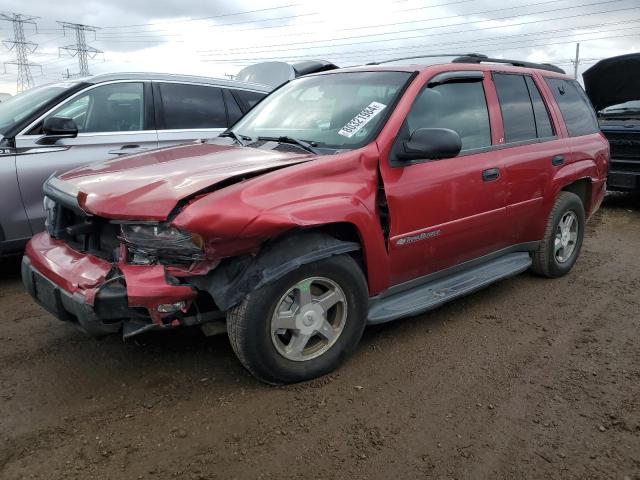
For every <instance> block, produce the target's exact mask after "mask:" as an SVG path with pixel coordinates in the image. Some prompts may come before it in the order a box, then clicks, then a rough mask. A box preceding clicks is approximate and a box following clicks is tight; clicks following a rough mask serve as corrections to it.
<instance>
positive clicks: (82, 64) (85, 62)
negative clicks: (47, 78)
mask: <svg viewBox="0 0 640 480" xmlns="http://www.w3.org/2000/svg"><path fill="white" fill-rule="evenodd" d="M58 23H59V24H60V25H62V31H63V32H65V33H66V31H67V29H69V30H73V31H74V33H75V37H76V43H75V45H67V46H66V47H60V49H59V51H60V52H62V51H63V50H64V51H66V52H68V53H69V54H70V55H71V56H72V57H78V67H79V72H78V73H77V74H75V75H71V76H79V77H88V76H89V75H91V74H90V73H89V58H95V57H96V55H97V54H99V53H102V50H98V49H97V48H94V47H91V46H89V45H87V39H86V36H85V32H93V34H94V36H95V33H96V30H98V27H92V26H90V25H83V24H81V23H70V22H58Z"/></svg>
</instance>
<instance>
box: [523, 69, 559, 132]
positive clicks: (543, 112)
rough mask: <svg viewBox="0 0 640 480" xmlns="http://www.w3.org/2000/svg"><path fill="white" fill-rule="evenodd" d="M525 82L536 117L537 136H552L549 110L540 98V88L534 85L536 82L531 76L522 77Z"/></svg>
mask: <svg viewBox="0 0 640 480" xmlns="http://www.w3.org/2000/svg"><path fill="white" fill-rule="evenodd" d="M524 79H525V81H526V82H527V88H528V89H529V96H530V97H531V104H532V105H533V116H534V117H535V119H536V132H537V133H538V138H546V137H552V136H554V135H555V132H554V131H553V126H552V125H551V118H550V117H549V111H548V110H547V107H546V106H545V104H544V100H542V95H541V94H540V90H538V87H537V86H536V83H535V82H534V81H533V78H531V77H528V76H526V77H524Z"/></svg>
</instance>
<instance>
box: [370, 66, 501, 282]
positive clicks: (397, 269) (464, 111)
mask: <svg viewBox="0 0 640 480" xmlns="http://www.w3.org/2000/svg"><path fill="white" fill-rule="evenodd" d="M454 80H455V81H452V82H445V83H438V84H435V85H429V84H427V86H425V88H423V89H422V91H421V92H420V93H419V94H418V96H417V97H416V99H415V101H414V103H413V106H412V107H411V111H410V112H409V114H408V116H407V119H406V120H405V123H404V125H403V126H402V128H401V131H400V133H399V135H398V138H397V139H396V142H399V141H402V140H404V139H406V138H408V135H409V133H410V132H413V131H415V130H416V129H418V128H449V129H452V130H454V131H456V132H457V133H458V134H459V135H460V137H461V140H462V151H461V152H460V154H459V155H458V156H457V157H455V158H451V159H443V160H431V159H424V160H420V161H412V162H411V163H410V164H406V165H404V164H402V162H401V161H394V160H393V159H389V161H386V160H384V159H383V160H382V161H383V162H386V165H384V166H383V168H382V169H381V170H382V175H383V180H384V188H385V192H386V196H387V202H388V208H389V214H390V238H389V256H390V260H391V283H392V284H398V283H402V282H405V281H408V280H412V279H414V278H417V277H421V276H423V275H427V274H430V273H433V272H436V271H439V270H442V269H445V268H448V267H452V266H454V265H458V264H460V263H462V262H465V261H467V260H471V259H474V258H477V257H481V256H483V255H485V254H488V253H491V252H494V251H496V250H499V249H501V248H503V247H505V246H506V245H507V243H508V240H507V234H506V231H507V225H506V195H507V182H506V178H505V172H504V168H503V165H502V163H501V160H500V156H499V155H498V154H496V152H495V151H492V150H491V146H492V138H491V122H490V120H489V111H488V108H487V100H486V97H485V86H484V81H486V80H483V76H482V74H480V73H479V72H478V75H477V76H476V77H473V76H471V77H469V78H467V79H466V80H465V79H464V77H463V79H462V80H461V79H460V78H457V79H454Z"/></svg>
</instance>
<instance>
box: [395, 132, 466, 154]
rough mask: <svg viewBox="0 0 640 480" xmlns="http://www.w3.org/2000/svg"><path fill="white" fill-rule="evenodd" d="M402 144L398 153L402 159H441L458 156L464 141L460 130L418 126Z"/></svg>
mask: <svg viewBox="0 0 640 480" xmlns="http://www.w3.org/2000/svg"><path fill="white" fill-rule="evenodd" d="M402 146H403V148H402V151H401V152H400V153H399V154H398V157H399V158H400V159H401V160H421V159H430V160H439V159H442V158H453V157H455V156H457V155H458V154H459V153H460V150H461V149H462V141H461V140H460V135H458V132H455V131H453V130H450V129H448V128H418V129H417V130H414V131H413V133H412V134H411V136H410V137H409V140H405V141H404V142H402Z"/></svg>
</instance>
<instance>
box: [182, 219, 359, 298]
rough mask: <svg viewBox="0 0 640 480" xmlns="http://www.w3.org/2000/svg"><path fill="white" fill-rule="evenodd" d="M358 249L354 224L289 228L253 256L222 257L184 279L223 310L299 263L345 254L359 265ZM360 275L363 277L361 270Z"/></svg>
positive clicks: (357, 235) (341, 223)
mask: <svg viewBox="0 0 640 480" xmlns="http://www.w3.org/2000/svg"><path fill="white" fill-rule="evenodd" d="M338 235H339V236H341V237H342V238H338ZM361 252H362V244H361V243H360V239H359V232H358V230H357V229H355V226H354V225H352V224H349V223H346V222H338V223H333V224H326V225H322V226H319V227H318V228H312V229H309V230H301V229H295V230H291V231H289V232H287V233H286V234H284V235H282V236H280V237H278V238H275V239H273V240H269V241H267V242H265V243H264V244H263V245H262V247H261V249H260V250H259V252H258V253H257V254H256V255H241V256H238V257H232V258H228V259H225V260H223V261H222V262H221V264H220V265H219V266H218V267H217V268H215V269H214V270H213V271H212V272H211V273H210V274H208V275H204V276H196V277H188V278H187V279H186V280H187V282H188V283H190V284H192V285H193V286H195V287H196V288H198V289H200V290H204V291H206V292H208V293H209V294H210V295H211V297H212V298H213V300H214V301H215V303H216V305H217V307H218V308H219V309H220V310H222V311H226V310H229V309H230V308H232V307H234V306H235V305H237V304H239V303H240V302H241V301H242V299H243V298H244V297H246V296H247V295H248V294H250V293H251V292H252V291H254V290H256V289H258V288H260V287H262V286H264V285H267V284H269V283H271V282H274V281H275V280H277V279H279V278H282V277H283V276H284V275H286V274H287V273H289V272H291V271H293V270H295V269H297V268H298V267H300V266H301V265H305V264H308V263H312V262H315V261H318V260H322V259H325V258H329V257H331V256H334V255H342V254H348V255H350V256H352V257H353V258H354V259H355V260H356V262H357V263H358V264H359V265H360V266H361V268H362V265H363V264H362V263H361V261H362V260H360V261H358V260H359V259H358V255H359V254H360V253H361ZM363 274H364V276H365V278H366V272H365V270H363Z"/></svg>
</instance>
